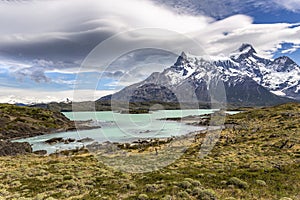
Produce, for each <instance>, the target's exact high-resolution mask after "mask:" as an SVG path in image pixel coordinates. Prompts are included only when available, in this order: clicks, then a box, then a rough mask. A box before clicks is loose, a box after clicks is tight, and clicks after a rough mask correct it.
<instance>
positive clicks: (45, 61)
mask: <svg viewBox="0 0 300 200" xmlns="http://www.w3.org/2000/svg"><path fill="white" fill-rule="evenodd" d="M271 2H273V3H274V2H276V4H272V3H271ZM297 2H299V1H296V0H294V1H292V0H287V1H279V0H267V1H256V0H246V1H242V0H227V1H218V0H214V1H208V0H203V1H198V0H180V1H179V0H178V1H177V0H157V1H156V0H153V1H150V0H122V1H120V0H110V1H107V0H85V1H83V0H72V1H60V0H51V1H49V0H45V1H21V2H20V1H18V2H15V1H12V2H5V1H1V2H0V26H1V27H3V28H1V29H0V56H1V59H2V58H3V59H2V61H0V69H2V70H8V71H9V72H10V74H11V75H14V76H16V77H17V78H18V79H20V80H22V79H25V78H26V77H29V78H30V79H32V80H34V81H36V82H39V83H41V84H48V83H49V82H50V83H51V82H53V83H61V84H63V83H64V84H70V85H72V84H74V80H69V79H68V80H64V79H60V78H59V77H49V75H48V72H57V73H61V74H69V73H76V72H77V71H79V70H81V73H87V72H95V73H100V74H101V73H102V77H104V78H105V77H106V78H111V79H115V83H116V84H119V85H121V86H124V85H126V84H127V85H128V84H131V83H134V82H137V81H139V80H142V79H144V78H145V77H146V76H148V75H149V74H151V73H152V72H154V71H162V70H163V69H164V68H166V67H168V66H170V65H171V64H173V63H174V62H175V60H176V55H175V54H174V52H166V51H163V50H157V49H156V50H151V49H149V48H147V47H149V46H153V47H155V46H158V45H160V44H163V45H164V46H165V49H172V50H174V51H175V50H176V54H179V53H180V52H181V51H183V50H186V51H189V50H190V51H193V49H190V48H191V45H190V44H191V43H192V42H191V43H187V42H186V41H187V40H188V39H187V38H190V40H191V41H193V42H195V43H197V44H200V46H201V50H200V51H199V52H198V53H203V54H209V55H218V54H228V53H230V52H231V51H234V50H235V49H237V48H238V47H239V46H240V45H241V44H242V43H245V42H247V43H251V44H253V45H254V47H255V48H256V49H257V51H258V52H259V53H261V54H263V55H264V56H266V57H272V56H273V54H274V52H276V51H277V50H278V49H280V45H281V44H283V43H292V44H295V45H294V47H293V48H291V49H290V50H289V51H288V50H287V51H285V52H286V53H288V52H292V51H294V50H295V49H298V48H299V45H300V38H299V35H300V27H299V24H289V23H277V24H255V23H254V19H253V18H252V17H250V16H247V15H243V14H238V13H241V12H244V11H245V10H247V9H248V6H249V7H251V9H254V8H257V9H262V8H267V7H268V6H269V5H272V6H275V7H276V9H277V7H278V6H281V7H284V8H286V9H289V10H291V8H293V9H294V10H298V8H299V4H298V3H297ZM170 7H172V8H174V7H175V9H170ZM269 7H270V6H269ZM184 9H186V11H185V12H181V11H183V10H184ZM268 9H269V8H268ZM188 11H191V12H188ZM204 11H205V12H204ZM233 14H234V15H233ZM211 16H213V17H215V18H217V19H218V20H216V19H214V18H212V17H211ZM143 28H154V29H152V30H155V29H156V30H157V32H155V31H153V32H147V31H149V30H150V29H145V30H144V31H143ZM136 29H139V30H140V31H136V32H134V34H133V32H127V34H126V31H132V30H136ZM161 30H169V31H170V32H172V33H178V35H180V34H181V36H178V35H175V36H174V35H172V34H164V33H163V32H161ZM119 33H124V34H123V35H122V37H119V38H118V41H115V43H114V44H115V46H113V47H112V48H108V47H107V48H106V49H105V51H101V54H100V55H97V54H95V57H94V58H95V60H91V63H88V64H90V65H88V66H84V67H83V68H81V69H80V65H81V63H82V62H84V61H85V60H84V59H85V58H86V56H87V55H88V54H89V53H90V52H91V51H92V50H93V49H94V48H95V47H96V46H97V45H98V44H99V43H100V42H103V41H107V40H108V38H110V37H111V36H113V35H115V34H119ZM115 37H116V36H115ZM102 44H103V43H102ZM132 44H137V45H138V46H141V47H143V46H144V47H146V48H147V49H144V50H137V51H134V52H127V54H125V55H123V56H121V57H119V58H114V62H113V63H105V62H104V60H105V59H104V58H107V57H108V56H109V54H110V53H111V52H110V50H111V51H113V50H115V49H123V48H124V49H125V47H126V46H129V45H132ZM114 48H115V49H114ZM108 64H111V65H109V66H108ZM91 74H92V73H91ZM83 76H87V74H83ZM79 77H80V76H79ZM87 79H89V77H85V78H84V79H83V80H84V81H86V80H87ZM91 81H92V79H91ZM79 82H80V80H79ZM108 85H112V84H108Z"/></svg>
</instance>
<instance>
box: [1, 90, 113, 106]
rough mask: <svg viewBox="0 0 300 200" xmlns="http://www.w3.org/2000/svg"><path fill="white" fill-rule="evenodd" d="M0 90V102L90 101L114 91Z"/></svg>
mask: <svg viewBox="0 0 300 200" xmlns="http://www.w3.org/2000/svg"><path fill="white" fill-rule="evenodd" d="M0 90H1V94H0V103H7V102H9V103H48V102H52V101H55V102H61V101H66V100H67V98H68V99H70V100H72V101H73V100H74V101H90V100H97V99H99V98H100V97H102V96H105V95H109V94H112V93H114V92H115V91H114V90H110V91H108V90H76V91H74V90H63V91H43V90H34V89H17V88H11V87H0ZM74 97H75V98H74Z"/></svg>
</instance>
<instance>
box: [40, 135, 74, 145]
mask: <svg viewBox="0 0 300 200" xmlns="http://www.w3.org/2000/svg"><path fill="white" fill-rule="evenodd" d="M75 141H76V140H75V139H73V138H68V139H64V138H62V137H55V138H51V139H49V140H46V141H45V143H47V144H50V145H53V144H56V143H65V144H69V143H71V142H75Z"/></svg>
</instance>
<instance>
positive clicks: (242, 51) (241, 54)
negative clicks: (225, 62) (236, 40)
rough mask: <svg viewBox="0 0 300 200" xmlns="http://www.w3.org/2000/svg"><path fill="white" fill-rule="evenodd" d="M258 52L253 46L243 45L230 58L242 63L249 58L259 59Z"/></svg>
mask: <svg viewBox="0 0 300 200" xmlns="http://www.w3.org/2000/svg"><path fill="white" fill-rule="evenodd" d="M256 54H257V52H256V50H255V49H254V48H253V46H252V45H251V44H247V43H243V44H242V45H241V46H240V47H239V48H238V49H237V50H236V51H234V52H233V53H231V54H230V58H231V59H232V60H234V61H237V62H240V61H242V60H245V59H247V58H249V57H251V56H252V57H257V55H256Z"/></svg>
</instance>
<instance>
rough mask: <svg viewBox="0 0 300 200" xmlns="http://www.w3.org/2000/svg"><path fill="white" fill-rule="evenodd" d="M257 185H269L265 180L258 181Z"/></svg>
mask: <svg viewBox="0 0 300 200" xmlns="http://www.w3.org/2000/svg"><path fill="white" fill-rule="evenodd" d="M255 183H256V184H257V185H260V186H266V185H267V183H266V182H265V181H263V180H256V181H255Z"/></svg>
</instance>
